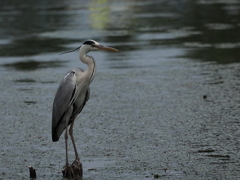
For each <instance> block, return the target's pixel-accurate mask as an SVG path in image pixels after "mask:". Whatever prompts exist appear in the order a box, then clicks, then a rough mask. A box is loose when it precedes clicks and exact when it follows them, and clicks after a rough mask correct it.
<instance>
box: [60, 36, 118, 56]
mask: <svg viewBox="0 0 240 180" xmlns="http://www.w3.org/2000/svg"><path fill="white" fill-rule="evenodd" d="M76 50H79V51H82V52H83V53H85V54H87V53H88V52H90V51H98V50H105V51H118V50H117V49H115V48H112V47H107V46H104V45H102V44H100V43H98V42H97V41H94V40H91V39H90V40H87V41H85V42H84V43H83V44H82V45H81V46H80V47H78V48H76V49H74V50H71V51H67V52H63V53H61V54H65V53H69V52H73V51H76Z"/></svg>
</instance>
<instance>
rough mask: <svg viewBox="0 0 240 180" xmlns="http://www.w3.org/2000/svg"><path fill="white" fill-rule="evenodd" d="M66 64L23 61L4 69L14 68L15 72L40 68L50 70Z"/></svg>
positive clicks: (5, 65)
mask: <svg viewBox="0 0 240 180" xmlns="http://www.w3.org/2000/svg"><path fill="white" fill-rule="evenodd" d="M63 63H64V62H59V61H48V62H40V61H34V60H28V61H21V62H16V63H11V64H4V65H3V66H4V67H7V68H13V69H15V70H21V71H33V70H36V69H39V68H50V67H61V66H62V65H63Z"/></svg>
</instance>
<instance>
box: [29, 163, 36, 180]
mask: <svg viewBox="0 0 240 180" xmlns="http://www.w3.org/2000/svg"><path fill="white" fill-rule="evenodd" d="M28 168H29V172H30V178H34V179H35V178H37V175H36V171H35V169H34V168H33V167H32V166H29V167H28Z"/></svg>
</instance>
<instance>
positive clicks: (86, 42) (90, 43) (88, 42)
mask: <svg viewBox="0 0 240 180" xmlns="http://www.w3.org/2000/svg"><path fill="white" fill-rule="evenodd" d="M83 44H87V45H94V44H95V42H93V41H85V42H84V43H83Z"/></svg>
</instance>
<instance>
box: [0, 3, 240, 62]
mask: <svg viewBox="0 0 240 180" xmlns="http://www.w3.org/2000/svg"><path fill="white" fill-rule="evenodd" d="M0 9H1V13H0V14H1V18H0V22H4V23H2V24H3V25H4V26H1V28H0V32H1V36H0V38H2V40H0V42H2V43H0V47H1V48H0V56H22V55H24V56H26V55H34V54H41V53H49V52H60V51H62V50H63V45H65V44H70V43H74V42H76V41H78V42H80V41H84V40H85V39H89V38H96V40H99V39H104V40H105V41H110V42H113V43H118V44H119V48H120V50H122V51H126V50H131V51H134V50H138V49H145V48H149V49H151V48H154V47H156V46H166V47H167V46H169V45H173V46H178V47H181V48H184V49H186V54H185V57H188V58H190V59H198V60H200V61H215V62H218V63H232V62H239V59H240V58H239V51H238V49H239V46H240V45H239V42H240V30H239V29H240V21H239V19H240V15H239V1H231V2H230V1H227V0H226V1H220V2H219V1H202V0H199V1H197V0H195V1H191V0H185V1H178V0H173V1H156V0H155V1H149V2H145V1H137V2H135V1H127V2H126V1H108V0H104V1H88V2H86V1H74V0H72V1H70V2H69V3H66V2H65V1H63V0H61V1H58V3H55V4H54V3H52V2H51V3H50V2H49V1H47V0H46V1H39V2H38V3H32V1H30V0H26V1H25V3H23V2H21V3H18V2H16V1H13V0H10V1H6V2H4V3H3V4H2V6H1V7H0ZM63 32H66V33H64V37H63ZM38 34H39V35H40V37H41V34H45V35H46V34H48V36H44V37H45V38H42V37H41V38H40V37H38ZM51 36H54V38H53V37H51ZM8 38H11V39H12V40H11V41H6V39H8ZM122 44H123V45H126V44H130V45H126V46H122ZM132 44H135V45H134V46H133V47H131V46H132ZM30 47H31V48H30ZM121 47H122V49H121Z"/></svg>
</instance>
